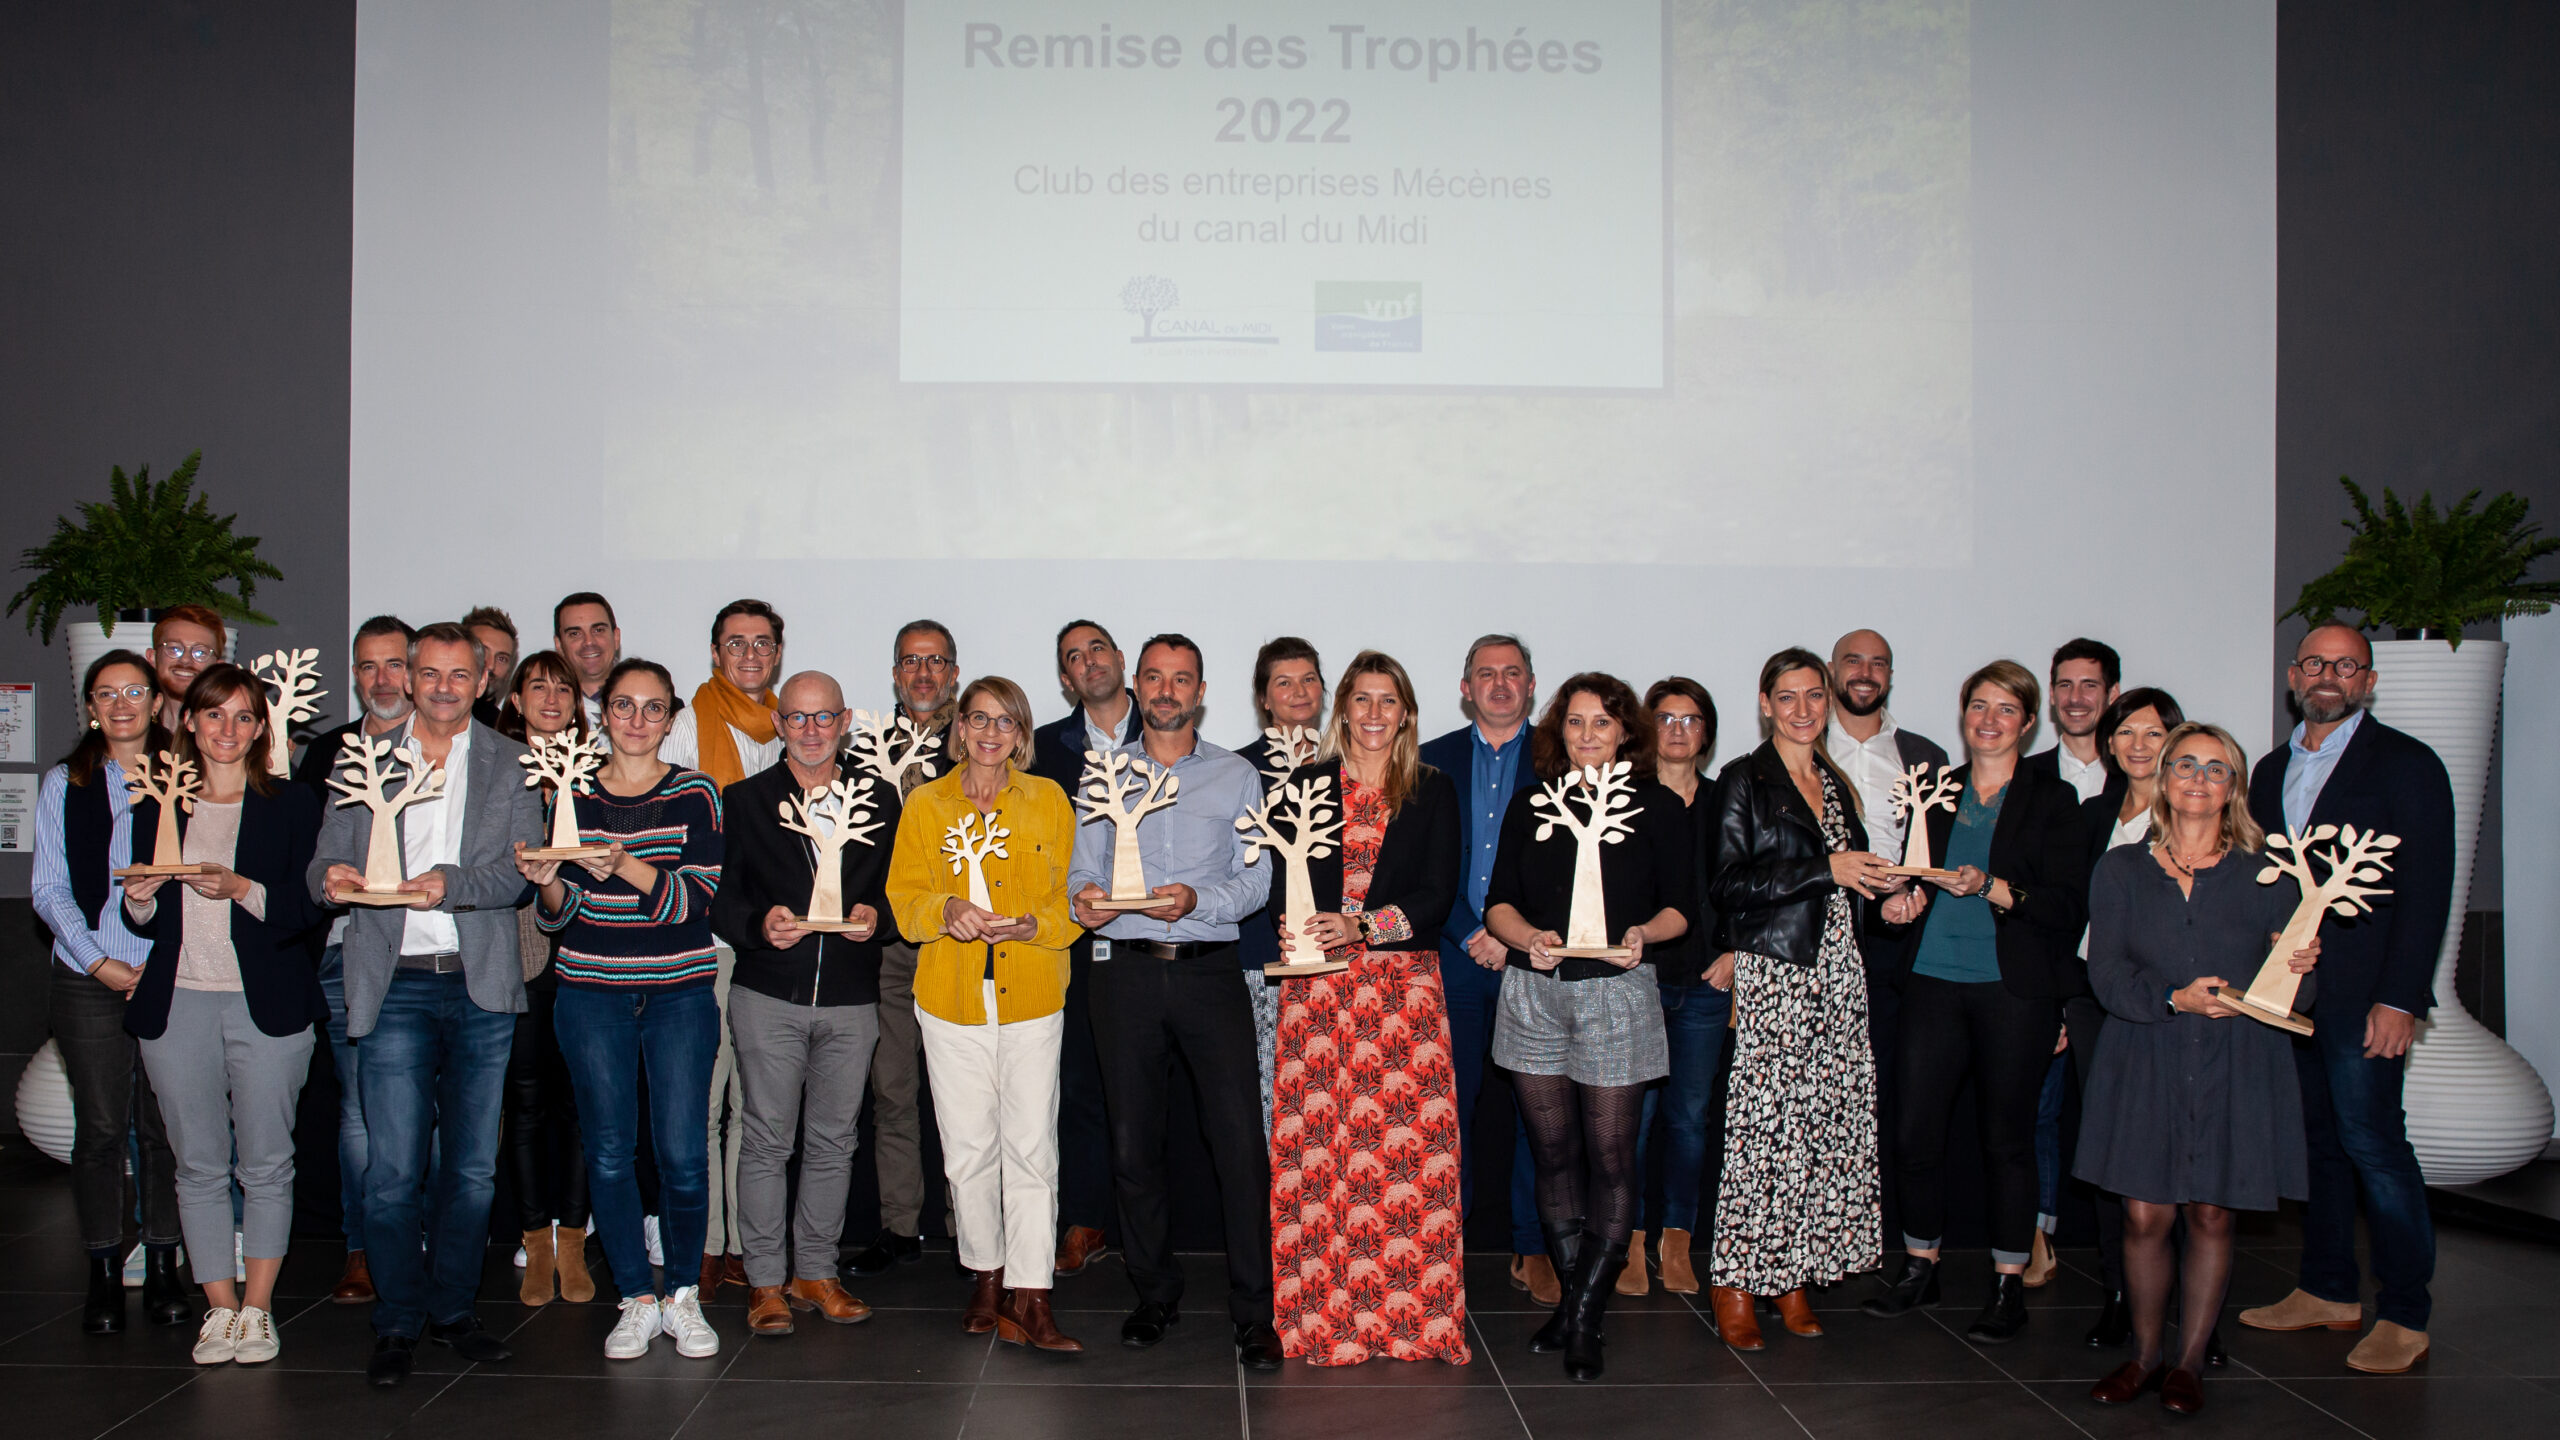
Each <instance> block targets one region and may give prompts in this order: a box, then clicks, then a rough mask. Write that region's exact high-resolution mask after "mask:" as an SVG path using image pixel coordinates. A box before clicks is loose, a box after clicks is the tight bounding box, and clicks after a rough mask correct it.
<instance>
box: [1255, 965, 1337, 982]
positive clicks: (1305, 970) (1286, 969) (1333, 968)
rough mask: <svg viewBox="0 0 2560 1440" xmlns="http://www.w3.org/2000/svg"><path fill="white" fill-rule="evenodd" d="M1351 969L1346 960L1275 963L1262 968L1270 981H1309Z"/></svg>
mask: <svg viewBox="0 0 2560 1440" xmlns="http://www.w3.org/2000/svg"><path fill="white" fill-rule="evenodd" d="M1350 968H1351V962H1350V961H1348V960H1309V961H1304V962H1298V963H1292V962H1290V961H1287V960H1280V961H1275V962H1273V963H1272V964H1269V965H1265V966H1263V967H1262V973H1263V975H1264V977H1265V978H1267V979H1272V980H1311V979H1313V978H1315V977H1316V976H1318V975H1332V974H1335V973H1337V972H1339V971H1343V970H1348V969H1350Z"/></svg>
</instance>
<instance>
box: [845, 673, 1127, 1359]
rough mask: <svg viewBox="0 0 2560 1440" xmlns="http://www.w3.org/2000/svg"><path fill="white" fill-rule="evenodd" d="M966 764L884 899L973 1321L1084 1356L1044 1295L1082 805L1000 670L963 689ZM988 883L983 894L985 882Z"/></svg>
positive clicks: (958, 739)
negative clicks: (1057, 776) (903, 967)
mask: <svg viewBox="0 0 2560 1440" xmlns="http://www.w3.org/2000/svg"><path fill="white" fill-rule="evenodd" d="M950 748H951V755H952V758H953V759H955V760H957V761H959V762H960V764H959V767H958V768H957V769H954V770H952V771H950V772H948V773H946V774H944V775H942V776H941V777H939V778H937V779H934V780H930V781H927V782H926V783H924V784H922V785H919V786H917V787H916V788H915V790H914V791H913V792H912V793H910V794H909V795H908V797H907V808H906V812H905V813H904V814H902V815H901V816H899V818H898V842H897V850H896V852H895V853H894V854H893V855H892V856H891V857H890V861H889V882H888V895H889V908H890V911H891V913H892V914H893V915H894V916H895V917H896V919H897V924H898V933H900V934H902V935H905V936H908V937H909V938H910V939H912V940H913V941H914V942H915V944H916V947H917V949H916V979H915V997H916V999H915V1004H916V1024H917V1026H918V1027H919V1028H920V1029H921V1030H922V1031H923V1034H924V1053H925V1062H926V1063H925V1071H926V1075H927V1078H928V1080H929V1082H930V1083H931V1085H932V1086H933V1109H934V1120H935V1124H936V1125H937V1126H938V1127H939V1129H940V1132H941V1135H942V1166H943V1175H944V1177H945V1178H946V1179H948V1180H949V1181H950V1183H951V1197H952V1212H953V1215H954V1217H955V1219H956V1220H957V1221H958V1228H959V1232H960V1233H959V1236H958V1239H959V1243H960V1263H961V1265H963V1266H964V1267H966V1268H967V1269H968V1270H969V1271H970V1273H971V1275H972V1276H973V1277H974V1279H975V1286H974V1289H973V1290H972V1292H971V1295H970V1299H969V1304H968V1307H967V1309H966V1310H964V1311H963V1312H962V1316H961V1325H962V1328H963V1329H964V1330H965V1331H967V1332H968V1333H970V1334H973V1335H982V1334H985V1333H986V1332H987V1331H989V1330H992V1331H994V1332H995V1335H996V1338H997V1339H999V1340H1002V1341H1004V1342H1005V1343H1006V1344H1008V1345H1027V1346H1031V1347H1033V1348H1035V1349H1040V1350H1050V1351H1058V1352H1062V1353H1068V1354H1073V1353H1076V1352H1079V1351H1081V1350H1083V1349H1084V1346H1083V1345H1082V1344H1080V1343H1078V1342H1077V1341H1076V1340H1075V1339H1074V1338H1072V1337H1071V1336H1068V1335H1066V1334H1065V1333H1063V1332H1061V1331H1060V1330H1059V1329H1058V1324H1057V1319H1056V1316H1055V1314H1054V1313H1053V1312H1052V1311H1051V1309H1050V1307H1049V1291H1050V1287H1051V1284H1052V1268H1051V1267H1052V1265H1053V1263H1054V1261H1055V1258H1056V1254H1057V1242H1058V1055H1059V1049H1060V1046H1061V1044H1062V1042H1063V1040H1064V1038H1065V1035H1066V1003H1067V947H1068V945H1070V944H1071V943H1073V942H1074V940H1075V938H1076V937H1077V936H1078V935H1080V934H1082V933H1083V932H1082V931H1081V930H1079V929H1078V928H1077V926H1076V923H1075V921H1074V920H1073V919H1071V918H1070V917H1069V915H1068V910H1067V863H1068V861H1069V860H1070V859H1071V858H1073V855H1074V851H1075V833H1076V813H1075V807H1074V806H1072V805H1070V804H1068V803H1067V792H1066V791H1064V790H1062V789H1060V788H1058V786H1057V784H1056V783H1055V782H1053V781H1049V780H1044V779H1042V778H1041V777H1039V776H1037V775H1034V774H1032V773H1031V770H1030V766H1031V759H1032V739H1031V702H1030V700H1029V699H1028V698H1026V697H1025V696H1024V695H1023V693H1022V687H1021V686H1019V685H1016V684H1014V683H1013V682H1012V681H1010V680H1007V679H1005V678H1004V677H1002V676H1000V675H990V676H987V677H985V678H984V679H980V680H976V681H972V682H971V683H970V685H969V687H968V688H967V689H965V690H963V691H961V692H960V698H959V702H958V705H957V707H956V718H955V720H954V722H953V724H952V727H951V740H950ZM973 878H974V879H975V880H977V881H979V882H982V883H983V884H984V886H985V890H984V901H985V903H983V904H981V903H979V899H978V892H977V890H976V887H975V886H973V884H972V883H971V882H972V879H973Z"/></svg>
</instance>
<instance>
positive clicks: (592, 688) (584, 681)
mask: <svg viewBox="0 0 2560 1440" xmlns="http://www.w3.org/2000/svg"><path fill="white" fill-rule="evenodd" d="M551 646H552V648H553V649H555V650H557V651H559V652H560V658H561V659H562V660H565V661H567V662H568V664H569V673H571V674H573V675H575V676H577V677H578V703H579V705H580V707H581V708H583V709H584V710H585V711H586V712H587V731H588V733H589V734H602V733H604V682H605V678H606V677H607V676H610V675H611V674H613V667H614V666H616V665H619V664H621V663H622V626H621V624H620V623H619V622H617V621H616V620H615V619H614V618H613V602H611V601H609V600H607V599H605V598H604V597H603V596H601V595H599V594H597V593H596V592H594V591H593V590H581V591H579V592H577V593H576V594H574V595H564V596H562V597H561V599H560V603H559V604H557V605H554V606H552V607H551Z"/></svg>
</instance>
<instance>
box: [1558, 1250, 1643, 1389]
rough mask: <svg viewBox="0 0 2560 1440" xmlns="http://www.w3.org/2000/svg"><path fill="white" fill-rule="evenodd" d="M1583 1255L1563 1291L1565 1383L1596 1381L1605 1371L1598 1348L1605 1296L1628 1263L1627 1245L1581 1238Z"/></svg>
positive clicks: (1606, 1307) (1601, 1339) (1613, 1290)
mask: <svg viewBox="0 0 2560 1440" xmlns="http://www.w3.org/2000/svg"><path fill="white" fill-rule="evenodd" d="M1583 1245H1584V1249H1583V1253H1582V1255H1581V1256H1580V1257H1579V1259H1578V1262H1577V1263H1576V1264H1575V1266H1574V1268H1573V1273H1574V1282H1575V1283H1574V1284H1573V1285H1571V1286H1569V1287H1568V1288H1567V1289H1566V1290H1565V1292H1564V1314H1565V1324H1564V1373H1565V1378H1567V1379H1569V1380H1577V1381H1582V1380H1597V1379H1599V1378H1600V1375H1601V1372H1602V1371H1603V1370H1604V1369H1605V1368H1606V1366H1604V1365H1603V1364H1602V1362H1601V1356H1600V1347H1601V1345H1602V1344H1603V1343H1604V1337H1603V1336H1602V1335H1601V1333H1600V1327H1601V1321H1602V1320H1603V1319H1605V1318H1606V1317H1607V1315H1608V1312H1609V1297H1610V1296H1611V1295H1612V1294H1614V1293H1616V1291H1617V1288H1618V1277H1619V1276H1620V1275H1621V1274H1623V1273H1625V1271H1626V1268H1627V1264H1628V1255H1627V1242H1626V1241H1624V1240H1610V1241H1603V1240H1599V1239H1597V1238H1594V1237H1585V1238H1584V1240H1583Z"/></svg>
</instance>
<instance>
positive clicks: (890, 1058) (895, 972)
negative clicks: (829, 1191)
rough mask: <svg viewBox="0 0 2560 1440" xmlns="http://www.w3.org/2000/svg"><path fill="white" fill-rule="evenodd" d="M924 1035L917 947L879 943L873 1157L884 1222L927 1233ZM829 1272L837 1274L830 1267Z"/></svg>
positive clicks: (890, 1226)
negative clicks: (922, 1096) (920, 1099)
mask: <svg viewBox="0 0 2560 1440" xmlns="http://www.w3.org/2000/svg"><path fill="white" fill-rule="evenodd" d="M923 1088H924V1035H923V1032H921V1031H920V1030H918V1029H917V1028H916V947H914V946H913V945H908V944H905V943H903V942H901V943H899V944H894V945H883V946H881V947H880V1045H879V1048H878V1049H877V1050H874V1051H873V1052H872V1055H871V1105H872V1112H873V1113H872V1117H871V1121H872V1124H871V1131H872V1134H871V1143H872V1154H871V1163H872V1164H873V1165H874V1166H875V1167H876V1168H877V1169H878V1170H879V1173H880V1224H881V1227H882V1228H883V1229H888V1230H895V1231H897V1232H898V1233H899V1234H901V1235H920V1234H922V1233H924V1115H923V1112H922V1111H921V1110H920V1109H919V1108H918V1103H917V1102H918V1097H919V1095H920V1094H921V1092H922V1090H923ZM826 1273H827V1274H830V1275H832V1274H834V1273H835V1271H834V1270H832V1269H830V1270H828V1271H827V1272H826Z"/></svg>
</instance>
